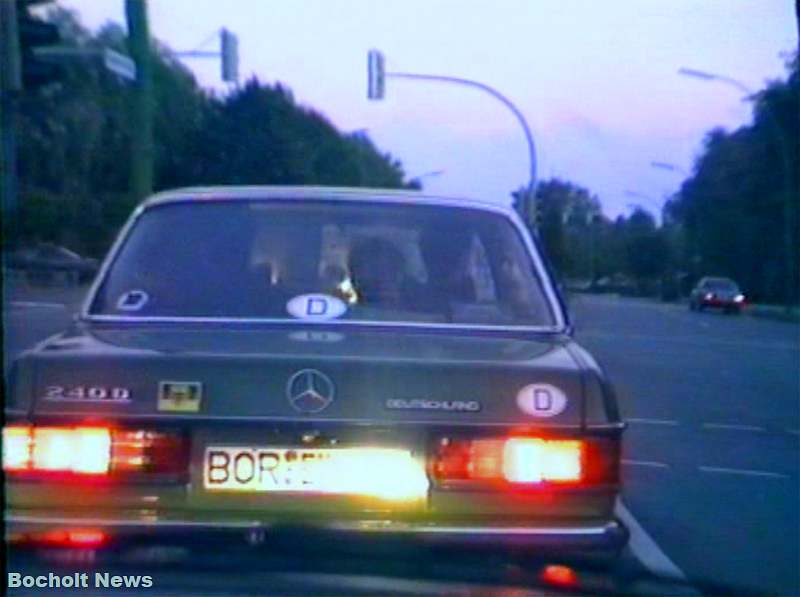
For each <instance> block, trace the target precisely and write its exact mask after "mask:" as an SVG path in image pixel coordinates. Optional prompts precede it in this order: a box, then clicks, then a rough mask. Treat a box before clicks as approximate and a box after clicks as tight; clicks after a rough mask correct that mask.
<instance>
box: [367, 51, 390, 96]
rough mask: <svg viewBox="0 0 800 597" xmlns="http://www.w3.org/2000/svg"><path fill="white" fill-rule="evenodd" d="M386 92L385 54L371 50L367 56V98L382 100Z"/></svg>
mask: <svg viewBox="0 0 800 597" xmlns="http://www.w3.org/2000/svg"><path fill="white" fill-rule="evenodd" d="M385 91H386V69H385V67H384V60H383V54H382V53H381V52H379V51H378V50H370V51H369V53H368V54H367V98H368V99H371V100H382V99H383V97H384V94H385Z"/></svg>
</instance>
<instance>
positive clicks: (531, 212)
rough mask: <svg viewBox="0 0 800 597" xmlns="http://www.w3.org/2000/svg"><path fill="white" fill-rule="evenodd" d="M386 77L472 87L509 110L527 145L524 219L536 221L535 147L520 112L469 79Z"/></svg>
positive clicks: (391, 73) (402, 75) (403, 75)
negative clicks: (526, 183) (527, 179)
mask: <svg viewBox="0 0 800 597" xmlns="http://www.w3.org/2000/svg"><path fill="white" fill-rule="evenodd" d="M386 76H387V77H392V78H395V79H415V80H418V81H420V80H421V81H438V82H442V83H454V84H456V85H464V86H467V87H472V88H474V89H480V90H481V91H484V92H486V93H488V94H489V95H491V96H492V97H494V98H495V99H497V100H499V101H500V102H501V103H502V104H503V105H504V106H505V107H506V108H508V109H509V110H511V113H512V114H514V117H515V118H516V119H517V122H519V124H520V126H521V127H522V131H523V133H524V134H525V141H526V142H527V144H528V157H529V166H530V179H529V181H528V189H527V193H526V202H525V217H526V218H527V220H528V221H526V222H525V223H526V224H530V222H531V221H533V222H535V221H536V207H537V205H536V200H535V192H536V146H535V144H534V142H533V134H531V129H530V127H529V126H528V122H527V121H526V120H525V117H524V116H523V115H522V112H520V111H519V109H518V108H517V107H516V106H515V105H514V104H513V103H512V102H511V100H510V99H508V98H507V97H506V96H504V95H503V94H502V93H500V92H499V91H497V90H496V89H494V88H492V87H489V86H488V85H485V84H483V83H479V82H478V81H472V80H470V79H462V78H460V77H447V76H441V75H421V74H417V73H393V72H387V73H386Z"/></svg>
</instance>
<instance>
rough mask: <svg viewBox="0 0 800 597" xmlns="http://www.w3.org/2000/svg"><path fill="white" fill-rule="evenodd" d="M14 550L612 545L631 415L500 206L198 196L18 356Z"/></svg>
mask: <svg viewBox="0 0 800 597" xmlns="http://www.w3.org/2000/svg"><path fill="white" fill-rule="evenodd" d="M7 408H8V410H7V412H6V416H7V425H6V427H5V428H4V431H3V444H4V445H3V448H4V449H3V467H4V471H5V473H6V496H7V502H6V508H7V509H6V513H5V518H6V524H7V527H8V531H9V537H11V539H12V540H14V541H16V542H18V543H20V544H40V543H49V544H60V545H73V546H74V545H80V546H85V547H93V548H99V547H101V546H105V545H109V546H111V545H115V544H118V543H124V542H125V541H126V540H132V539H142V538H154V537H159V536H164V537H166V536H168V535H174V534H175V533H187V532H188V533H195V532H201V531H202V532H211V533H219V534H221V535H222V534H225V535H230V536H235V537H244V536H245V535H246V536H247V537H249V539H250V540H251V541H256V542H257V541H260V540H263V538H264V533H265V530H267V529H271V530H275V529H294V528H297V527H302V528H304V529H314V530H324V531H325V532H329V533H335V534H341V535H342V536H344V537H346V536H358V537H363V536H369V537H372V538H377V537H378V536H392V537H398V538H400V537H402V538H406V539H408V538H410V539H411V540H413V541H417V540H420V541H431V542H445V543H448V544H449V543H456V544H463V543H471V542H480V543H488V544H512V545H517V546H522V547H539V548H542V547H544V548H547V549H559V550H577V551H585V550H592V551H595V550H596V551H605V550H617V549H619V548H620V547H621V546H622V545H623V544H624V542H625V540H626V537H627V532H626V530H625V529H624V528H623V526H622V525H621V524H620V522H619V521H617V520H616V518H615V516H614V505H615V501H616V499H617V497H618V495H619V492H620V484H619V483H620V479H619V465H620V442H621V436H622V431H623V428H624V424H623V422H622V421H621V420H620V417H619V413H618V411H617V404H616V400H615V397H614V394H613V391H612V389H611V387H610V386H609V383H608V382H607V380H606V379H605V377H604V375H603V373H602V371H601V370H600V368H599V367H598V365H597V364H596V363H595V361H594V360H593V359H592V357H591V356H590V355H589V354H588V353H587V352H586V351H585V350H584V349H582V348H581V347H580V346H578V345H577V344H576V343H575V342H574V341H573V339H572V338H571V327H570V324H569V321H568V319H567V315H566V313H565V311H564V307H563V304H562V302H561V301H560V299H559V297H558V295H557V292H556V290H555V287H554V284H553V282H552V280H551V277H550V275H549V274H548V271H547V269H546V268H545V266H544V265H543V262H542V257H541V255H540V253H539V251H538V249H537V248H536V245H535V243H534V242H533V240H532V238H531V236H530V235H529V233H528V231H527V230H526V229H525V228H524V227H523V226H522V224H521V222H520V220H519V219H518V218H517V216H516V215H515V212H514V211H513V210H511V209H509V208H505V207H500V206H496V205H490V204H482V203H477V202H469V201H461V200H450V199H442V198H434V197H428V196H424V195H415V194H409V193H398V192H391V191H353V190H337V189H330V188H320V189H313V188H263V187H261V188H255V187H254V188H247V187H243V188H211V189H184V190H177V191H173V192H169V193H164V194H160V195H157V196H155V197H153V198H151V199H150V200H148V201H146V202H145V203H144V204H143V205H141V206H140V207H139V208H138V209H137V210H136V211H135V213H134V215H133V216H132V218H131V220H130V222H129V223H128V225H127V226H126V227H125V229H124V230H123V232H122V233H121V235H120V238H119V239H118V241H117V242H116V244H115V246H114V247H113V248H112V250H111V252H110V254H109V256H108V257H107V259H106V261H105V263H104V265H103V267H102V268H101V271H100V274H99V275H98V278H97V280H96V281H95V283H94V286H93V287H92V289H91V291H90V292H89V295H88V298H87V301H86V303H85V306H84V308H83V311H82V313H81V314H80V316H79V318H78V320H77V321H76V323H75V325H74V327H73V328H72V329H70V330H68V331H66V332H65V333H63V334H60V335H58V336H55V337H53V338H50V339H49V340H47V341H45V342H44V343H42V344H40V345H39V346H37V347H36V348H35V349H33V350H31V351H29V352H27V353H24V354H23V356H21V357H20V359H18V361H17V362H16V364H15V365H14V368H13V370H12V374H11V393H10V396H9V401H8V405H7Z"/></svg>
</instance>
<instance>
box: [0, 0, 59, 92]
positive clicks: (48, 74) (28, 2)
mask: <svg viewBox="0 0 800 597" xmlns="http://www.w3.org/2000/svg"><path fill="white" fill-rule="evenodd" d="M3 1H5V0H3ZM51 1H52V0H16V2H17V11H16V12H17V32H18V34H19V56H20V70H21V75H22V86H23V87H24V88H26V89H36V88H38V87H42V86H44V85H47V84H48V83H53V82H55V81H57V80H58V79H60V78H61V67H59V66H58V65H57V64H53V63H52V62H48V61H47V60H46V59H44V58H42V57H41V56H37V54H36V48H39V47H42V46H49V45H53V44H57V43H59V42H60V41H61V35H60V34H59V32H58V27H57V26H56V25H53V24H52V23H48V22H46V21H43V20H42V19H40V18H38V17H35V16H33V15H31V14H30V13H29V12H28V9H29V8H30V7H31V6H33V5H35V4H47V3H49V2H51Z"/></svg>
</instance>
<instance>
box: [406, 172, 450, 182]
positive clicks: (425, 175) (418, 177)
mask: <svg viewBox="0 0 800 597" xmlns="http://www.w3.org/2000/svg"><path fill="white" fill-rule="evenodd" d="M442 174H444V170H431V171H430V172H423V173H422V174H417V175H416V176H412V177H411V178H410V179H409V180H422V179H423V178H433V177H434V176H441V175H442Z"/></svg>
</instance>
